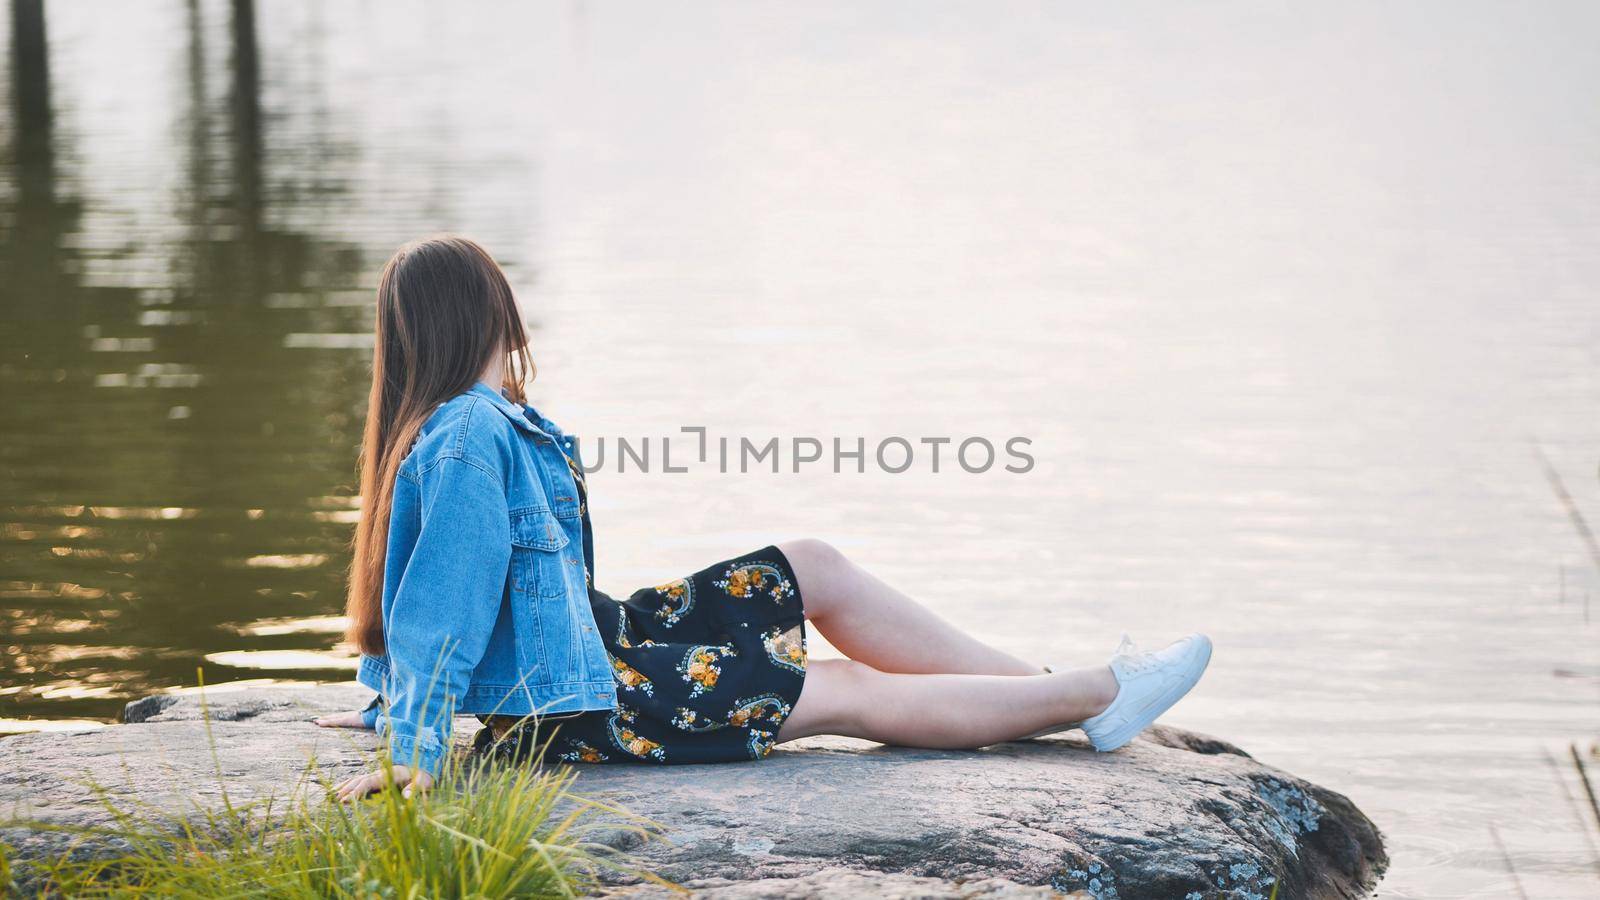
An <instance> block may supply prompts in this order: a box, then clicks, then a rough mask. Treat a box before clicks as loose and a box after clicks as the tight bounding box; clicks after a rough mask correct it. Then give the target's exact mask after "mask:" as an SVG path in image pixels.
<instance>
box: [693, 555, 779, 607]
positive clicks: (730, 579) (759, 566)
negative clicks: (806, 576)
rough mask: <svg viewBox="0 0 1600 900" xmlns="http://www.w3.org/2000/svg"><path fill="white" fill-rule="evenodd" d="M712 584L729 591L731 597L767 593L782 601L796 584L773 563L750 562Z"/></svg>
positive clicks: (733, 569)
mask: <svg viewBox="0 0 1600 900" xmlns="http://www.w3.org/2000/svg"><path fill="white" fill-rule="evenodd" d="M711 583H712V584H714V585H716V586H717V587H719V588H722V589H723V590H725V591H727V592H728V595H729V596H731V597H754V596H757V595H758V594H766V595H767V596H769V597H771V598H772V599H773V601H774V602H777V603H782V602H783V601H784V600H785V599H786V598H788V597H790V596H792V595H793V594H794V584H793V583H792V582H790V581H789V579H788V578H787V577H785V576H784V574H783V572H782V571H780V570H779V569H778V567H777V566H774V565H772V564H771V563H761V562H757V563H749V564H747V565H743V566H736V567H734V568H731V569H729V570H728V571H727V572H726V573H725V574H724V575H723V576H722V580H721V581H713V582H711Z"/></svg>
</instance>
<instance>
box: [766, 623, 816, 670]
mask: <svg viewBox="0 0 1600 900" xmlns="http://www.w3.org/2000/svg"><path fill="white" fill-rule="evenodd" d="M761 645H762V646H763V647H765V648H766V649H767V658H768V659H770V660H772V664H773V665H775V666H779V667H781V668H784V669H788V670H789V671H791V672H797V673H799V674H801V675H804V674H805V671H806V648H805V644H804V643H803V642H802V641H801V640H800V629H799V628H798V627H795V628H790V629H788V630H787V631H785V630H784V629H782V628H779V627H777V626H776V625H774V626H773V627H772V628H770V629H768V630H767V631H765V632H763V633H762V635H761Z"/></svg>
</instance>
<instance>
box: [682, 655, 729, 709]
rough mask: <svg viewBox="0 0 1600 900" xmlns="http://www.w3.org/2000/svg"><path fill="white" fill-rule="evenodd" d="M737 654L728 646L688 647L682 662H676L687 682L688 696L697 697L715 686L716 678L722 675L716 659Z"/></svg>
mask: <svg viewBox="0 0 1600 900" xmlns="http://www.w3.org/2000/svg"><path fill="white" fill-rule="evenodd" d="M737 655H738V654H737V653H736V652H735V651H734V649H733V648H732V647H730V646H726V645H718V646H704V645H702V646H698V647H691V648H689V652H688V653H685V654H684V655H683V662H681V663H679V664H678V674H679V675H682V676H683V680H684V681H686V682H688V683H689V685H690V687H689V696H691V697H698V696H700V695H701V694H703V693H705V692H706V691H709V690H711V689H712V688H714V687H716V686H717V679H718V678H720V677H721V676H722V667H721V666H718V665H717V660H719V659H724V658H726V657H730V656H737Z"/></svg>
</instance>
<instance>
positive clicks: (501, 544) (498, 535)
mask: <svg viewBox="0 0 1600 900" xmlns="http://www.w3.org/2000/svg"><path fill="white" fill-rule="evenodd" d="M402 477H405V476H402ZM414 483H416V485H417V487H418V489H419V493H420V511H421V523H420V531H419V532H418V535H417V541H416V546H415V547H414V548H413V550H412V553H411V557H410V559H409V561H408V562H407V563H406V567H405V571H404V574H403V575H401V578H400V584H399V586H398V587H397V589H396V591H395V594H394V600H393V603H392V605H391V608H390V613H389V621H387V622H385V623H384V625H385V628H384V641H385V644H386V645H387V653H388V657H389V665H390V676H391V681H392V683H391V684H390V685H389V686H388V687H389V689H388V690H386V691H385V692H384V693H385V694H386V695H387V697H386V699H387V701H388V704H389V706H388V710H387V711H386V712H385V713H382V714H380V715H379V716H378V719H379V720H380V721H378V722H377V723H376V724H377V725H378V731H379V734H383V735H386V736H387V738H388V743H389V754H390V759H392V760H393V761H394V762H395V764H397V765H416V766H420V767H421V768H422V769H424V770H426V771H427V772H428V773H429V774H432V775H435V776H437V775H438V773H439V769H440V767H441V765H442V764H443V762H444V758H445V755H446V754H447V753H448V752H449V750H450V730H451V716H452V715H454V713H455V707H456V704H457V701H458V700H459V699H460V697H461V695H462V694H463V693H465V691H466V689H467V687H468V684H469V682H470V680H471V677H472V670H473V668H474V667H476V666H477V664H478V662H479V660H481V659H482V658H483V654H484V651H485V649H486V648H487V647H488V643H489V635H490V633H491V632H492V631H493V629H494V623H495V617H496V615H498V613H499V611H500V598H501V593H502V591H503V590H504V589H505V579H506V572H507V570H508V569H509V567H510V564H511V527H510V512H509V510H508V509H507V503H506V493H505V488H504V487H503V485H502V483H501V481H500V478H499V476H498V475H496V474H495V473H494V471H493V470H491V469H489V468H488V467H486V466H484V465H481V464H479V463H477V462H475V461H473V460H471V459H468V458H464V457H460V456H446V457H443V458H441V459H439V460H438V461H437V462H435V463H434V464H433V465H431V466H428V467H426V468H424V469H423V470H422V471H421V473H420V475H418V476H417V479H416V482H414Z"/></svg>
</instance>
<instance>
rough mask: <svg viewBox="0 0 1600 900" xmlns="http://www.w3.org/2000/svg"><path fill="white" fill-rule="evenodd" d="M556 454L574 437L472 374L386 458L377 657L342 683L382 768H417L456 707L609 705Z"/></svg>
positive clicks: (563, 469)
mask: <svg viewBox="0 0 1600 900" xmlns="http://www.w3.org/2000/svg"><path fill="white" fill-rule="evenodd" d="M563 451H565V452H566V453H568V454H571V455H572V457H573V460H574V462H576V463H578V464H579V465H582V461H581V459H580V458H579V457H578V455H577V454H578V443H577V440H576V439H575V438H573V437H571V436H569V435H567V434H565V433H563V432H562V431H561V430H560V429H559V428H557V427H556V426H555V424H554V423H552V422H550V420H548V419H546V418H544V417H543V416H541V415H539V413H538V412H537V411H535V410H534V409H533V407H531V406H524V405H519V404H517V403H514V402H512V401H511V400H508V399H506V398H505V397H504V396H502V395H501V393H500V391H499V390H498V389H497V388H494V387H491V386H490V385H488V384H487V383H485V382H482V381H480V382H478V383H476V384H474V385H473V386H472V387H471V388H470V389H469V390H467V391H464V392H462V393H460V394H458V395H456V396H455V397H452V398H451V399H449V400H447V401H445V402H444V403H442V404H440V405H439V408H438V409H436V410H434V412H433V415H432V416H430V417H429V418H428V421H427V423H426V424H424V425H423V427H422V431H421V433H420V435H419V436H418V438H417V442H416V444H415V445H413V447H412V448H411V450H410V452H409V453H408V454H407V456H406V457H405V459H404V460H403V461H402V462H401V464H400V471H399V477H398V478H396V479H395V488H394V505H393V507H392V512H391V514H390V520H389V541H388V545H387V559H386V562H385V565H384V577H383V634H384V642H385V644H386V647H385V653H384V654H383V655H382V656H362V657H361V662H360V666H359V667H358V669H357V671H356V679H357V680H358V681H360V682H361V683H362V684H364V685H366V686H367V687H370V688H373V689H375V690H377V691H378V692H379V694H380V698H381V700H382V702H383V707H386V709H385V708H380V707H379V706H378V705H377V703H376V701H375V703H374V705H373V706H369V707H368V710H367V711H366V712H365V714H364V717H365V719H366V722H367V724H368V725H371V726H373V727H375V728H377V730H378V732H379V733H380V734H384V735H387V736H388V740H389V752H390V756H391V758H392V759H393V760H394V761H395V763H397V764H400V765H420V766H421V767H423V768H424V769H426V770H427V771H429V772H430V773H435V774H437V772H438V771H439V766H440V764H441V763H442V762H443V760H444V758H445V754H446V753H447V752H448V750H449V748H450V724H451V723H450V717H451V716H452V715H453V714H457V713H500V714H505V715H515V716H522V715H528V714H530V713H538V714H540V715H543V714H545V713H556V712H572V711H576V710H585V709H614V708H615V707H616V705H617V704H616V684H615V681H614V680H613V676H612V672H611V664H610V659H609V657H608V656H607V654H606V649H605V645H604V644H602V643H601V641H600V634H599V630H598V628H597V627H596V625H595V621H594V614H593V613H592V612H591V611H590V608H589V593H588V577H587V576H586V574H585V568H587V569H588V571H589V572H591V573H592V572H593V570H594V565H593V563H594V543H593V538H592V537H591V535H590V529H589V517H588V510H587V508H580V505H579V502H578V491H577V488H576V485H575V483H574V481H573V477H572V472H571V470H570V469H569V468H568V466H567V461H566V458H565V457H564V456H563V455H562V454H563Z"/></svg>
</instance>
